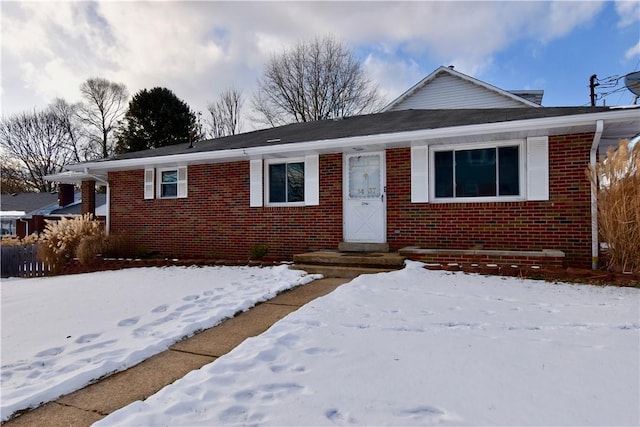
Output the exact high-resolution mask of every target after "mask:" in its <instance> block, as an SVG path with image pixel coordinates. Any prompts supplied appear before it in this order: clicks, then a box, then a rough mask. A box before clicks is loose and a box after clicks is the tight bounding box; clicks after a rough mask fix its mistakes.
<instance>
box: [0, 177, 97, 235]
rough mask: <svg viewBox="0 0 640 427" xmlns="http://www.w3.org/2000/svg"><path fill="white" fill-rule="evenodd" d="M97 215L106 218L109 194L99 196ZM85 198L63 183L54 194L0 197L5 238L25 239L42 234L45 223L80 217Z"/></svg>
mask: <svg viewBox="0 0 640 427" xmlns="http://www.w3.org/2000/svg"><path fill="white" fill-rule="evenodd" d="M95 197H96V211H95V214H96V216H97V217H98V218H99V219H102V220H105V219H106V195H104V194H97V195H96V196H95ZM81 209H82V198H81V193H80V192H79V191H75V189H74V186H73V185H71V184H60V185H59V186H58V191H57V192H53V193H15V194H3V195H2V196H0V218H1V219H2V235H15V236H18V237H25V236H27V235H29V234H32V233H40V232H42V231H43V230H44V228H45V226H46V222H45V220H52V221H55V220H59V219H60V218H62V217H73V216H78V215H80V214H81Z"/></svg>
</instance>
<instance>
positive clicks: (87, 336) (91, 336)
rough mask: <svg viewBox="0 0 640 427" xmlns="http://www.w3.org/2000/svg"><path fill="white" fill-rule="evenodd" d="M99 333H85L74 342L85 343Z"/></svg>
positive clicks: (96, 336)
mask: <svg viewBox="0 0 640 427" xmlns="http://www.w3.org/2000/svg"><path fill="white" fill-rule="evenodd" d="M100 335H101V334H85V335H82V336H81V337H80V338H78V339H77V340H75V341H74V342H75V343H76V344H87V343H90V342H91V341H93V340H94V339H96V338H98V337H99V336H100Z"/></svg>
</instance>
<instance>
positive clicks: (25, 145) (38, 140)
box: [0, 107, 72, 191]
mask: <svg viewBox="0 0 640 427" xmlns="http://www.w3.org/2000/svg"><path fill="white" fill-rule="evenodd" d="M0 146H1V147H2V148H3V149H4V150H5V152H6V154H7V155H8V156H9V157H11V158H13V159H16V160H18V161H19V162H20V163H21V164H22V166H24V169H25V176H24V179H25V182H26V184H27V185H28V186H29V187H31V188H33V189H34V190H38V191H52V190H53V188H54V186H55V184H54V183H52V182H48V181H45V180H44V176H46V175H50V174H54V173H58V172H60V171H62V167H63V166H64V165H65V164H66V163H67V162H68V161H69V160H70V159H71V158H72V150H71V149H70V146H71V142H70V138H69V135H68V133H67V129H66V127H65V126H64V124H63V123H61V121H60V120H59V119H58V117H57V115H56V113H55V112H54V111H53V110H52V108H51V107H50V108H47V109H46V110H44V111H35V110H34V112H33V113H20V114H17V115H14V116H11V117H9V118H7V119H3V120H2V121H0Z"/></svg>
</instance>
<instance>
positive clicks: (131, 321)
mask: <svg viewBox="0 0 640 427" xmlns="http://www.w3.org/2000/svg"><path fill="white" fill-rule="evenodd" d="M139 321H140V317H131V318H129V319H124V320H121V321H119V322H118V326H121V327H122V326H133V325H135V324H136V323H138V322H139Z"/></svg>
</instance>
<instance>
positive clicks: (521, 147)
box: [429, 139, 526, 203]
mask: <svg viewBox="0 0 640 427" xmlns="http://www.w3.org/2000/svg"><path fill="white" fill-rule="evenodd" d="M513 146H518V167H519V171H518V180H519V182H518V185H519V193H520V194H519V195H517V196H488V197H486V196H485V197H455V195H454V196H453V197H436V179H435V173H436V168H435V153H436V152H439V151H460V150H482V149H486V148H499V147H513ZM525 150H526V144H525V142H524V140H521V139H517V140H509V141H499V142H489V143H481V144H480V143H479V144H450V145H438V146H433V147H429V195H430V200H431V202H432V203H485V202H521V201H524V200H526V195H525V190H526V178H525V175H526V174H525V160H524V159H525ZM497 179H498V176H496V180H497Z"/></svg>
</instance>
